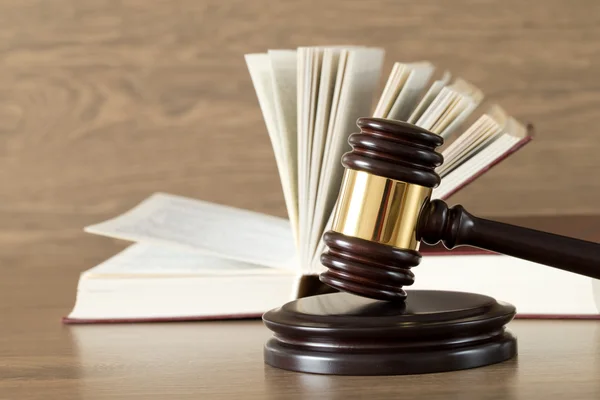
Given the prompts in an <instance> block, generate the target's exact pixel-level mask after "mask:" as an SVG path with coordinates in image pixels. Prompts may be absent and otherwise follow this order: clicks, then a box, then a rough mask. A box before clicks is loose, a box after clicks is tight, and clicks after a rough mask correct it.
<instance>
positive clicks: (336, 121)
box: [69, 46, 531, 321]
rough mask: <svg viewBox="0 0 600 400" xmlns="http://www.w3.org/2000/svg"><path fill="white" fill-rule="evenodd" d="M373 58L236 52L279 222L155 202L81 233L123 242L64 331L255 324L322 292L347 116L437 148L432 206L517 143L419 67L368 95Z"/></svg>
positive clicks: (378, 66) (476, 98)
mask: <svg viewBox="0 0 600 400" xmlns="http://www.w3.org/2000/svg"><path fill="white" fill-rule="evenodd" d="M383 60H384V51H383V50H382V49H380V48H371V47H360V46H348V47H344V46H332V47H300V48H297V49H286V50H269V51H267V52H266V53H260V54H247V55H246V56H245V61H246V65H247V67H248V71H249V78H250V79H251V81H252V83H253V86H254V89H255V91H256V96H257V100H258V104H259V107H260V110H261V112H262V115H263V118H264V121H265V126H266V131H267V134H268V135H269V138H270V140H271V144H272V147H273V153H274V157H275V160H276V165H277V168H278V172H279V176H280V180H281V187H282V192H283V198H284V201H285V205H286V208H287V213H288V218H286V219H282V218H277V217H273V216H269V215H264V214H259V213H254V212H250V211H247V210H238V209H234V208H231V207H227V206H223V205H217V204H211V203H208V202H204V201H201V200H193V199H187V198H182V197H179V196H173V195H168V194H162V193H158V194H155V195H153V196H151V197H150V198H148V199H147V200H146V201H144V202H142V203H141V204H140V205H139V206H137V207H135V208H134V209H133V210H130V211H128V212H126V213H124V214H122V215H121V216H118V217H116V218H114V219H111V220H109V221H105V222H101V223H98V224H95V225H93V226H90V227H87V228H86V231H87V232H90V233H94V234H98V235H104V236H108V237H114V238H120V239H123V240H128V241H131V242H134V244H133V245H132V246H131V247H130V248H128V249H126V250H125V251H124V252H123V253H120V254H118V255H116V256H115V257H113V258H111V259H109V260H107V261H106V262H104V263H102V264H101V265H99V266H96V267H95V268H92V269H91V270H88V271H86V272H84V273H83V274H82V276H81V280H80V283H79V287H78V294H77V301H76V305H75V308H74V310H73V312H72V313H71V315H70V316H69V321H84V320H141V319H151V320H155V319H161V318H183V319H189V318H209V317H215V318H217V317H218V318H224V317H225V316H232V315H236V316H247V315H260V314H261V313H263V312H264V311H266V310H268V309H270V308H273V307H275V306H278V305H281V304H282V303H283V302H285V301H287V300H290V299H293V298H297V297H300V296H304V295H311V294H314V293H317V292H318V291H320V290H327V288H324V287H323V286H322V285H319V283H318V278H317V275H318V274H319V273H320V272H322V271H323V267H322V265H321V264H320V262H319V257H320V255H321V253H322V252H323V251H324V250H325V247H324V243H323V242H322V240H321V237H322V235H323V233H324V232H325V231H327V230H328V229H329V226H330V224H331V217H332V214H333V209H334V207H335V203H336V200H337V196H338V191H339V188H340V184H341V180H342V175H343V172H344V169H343V166H342V165H341V162H340V160H341V156H342V154H343V153H344V152H346V151H348V150H350V147H349V145H348V136H349V135H350V134H351V133H353V132H356V131H357V127H356V121H357V119H358V118H359V117H363V116H369V115H371V116H375V117H382V118H389V119H397V120H403V121H408V122H411V123H414V124H416V125H418V126H421V127H423V128H426V129H428V130H430V131H431V132H433V133H436V134H439V135H440V136H442V137H443V138H444V139H445V142H446V144H445V145H444V147H443V148H442V149H441V151H442V154H443V156H444V159H445V162H444V164H443V165H442V166H440V168H439V170H438V173H439V174H440V176H442V183H441V184H440V186H438V187H437V188H435V189H434V191H433V195H432V197H433V198H442V199H447V198H448V197H450V196H451V195H452V194H453V193H456V192H457V191H458V190H460V189H461V188H463V187H464V186H466V185H467V184H468V183H470V182H472V181H473V180H475V179H476V178H477V177H479V176H481V175H482V174H483V173H485V172H486V171H487V170H489V169H490V168H491V167H492V166H494V165H497V164H498V163H499V162H500V161H502V160H503V159H506V158H507V157H508V156H509V155H510V154H513V153H514V152H515V151H517V150H518V149H520V148H522V147H523V146H524V145H525V144H526V143H528V142H529V141H530V140H531V135H530V133H529V130H528V129H527V128H526V127H525V126H524V125H522V124H521V123H519V122H518V121H517V120H515V119H514V118H512V117H511V116H509V115H507V114H506V113H505V111H504V110H503V109H502V108H501V107H500V106H499V105H497V104H493V103H492V104H488V105H484V102H483V97H484V96H483V93H482V92H481V91H480V90H479V89H478V88H477V87H475V86H474V85H473V84H471V83H469V82H468V81H467V80H465V79H461V78H455V79H453V78H452V77H451V75H450V73H449V72H447V71H442V72H440V73H437V71H436V69H435V68H434V66H433V65H432V64H431V63H429V62H427V61H419V62H411V63H401V62H397V63H395V64H394V65H393V68H392V70H391V71H390V73H389V75H388V77H387V79H385V83H384V84H383V85H382V87H381V88H380V85H381V83H383V82H382V78H383V76H382V69H383ZM257 196H260V194H258V193H257ZM149 296H150V297H149Z"/></svg>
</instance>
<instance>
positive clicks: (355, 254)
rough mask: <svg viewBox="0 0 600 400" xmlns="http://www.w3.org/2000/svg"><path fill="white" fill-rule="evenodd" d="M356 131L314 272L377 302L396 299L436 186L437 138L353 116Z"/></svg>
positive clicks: (408, 280)
mask: <svg viewBox="0 0 600 400" xmlns="http://www.w3.org/2000/svg"><path fill="white" fill-rule="evenodd" d="M357 125H358V126H359V127H360V133H354V134H352V135H350V137H349V143H350V145H351V146H352V151H350V152H348V153H346V154H344V155H343V157H342V165H343V166H344V167H345V168H346V170H345V172H344V178H343V181H342V185H341V189H340V193H339V197H338V201H337V203H336V208H335V210H334V221H333V226H332V229H331V230H330V231H328V232H326V233H325V235H324V237H323V240H324V242H325V244H326V245H327V246H328V250H327V251H326V252H325V253H323V254H322V256H321V263H322V264H323V265H324V266H326V267H327V268H328V271H326V272H324V273H323V274H321V276H320V280H321V281H322V282H324V283H326V284H327V285H329V286H331V287H333V288H335V289H338V290H342V291H346V292H351V293H354V294H358V295H361V296H365V297H371V298H375V299H381V300H404V299H405V298H406V292H405V291H404V290H403V289H402V287H403V286H407V285H411V284H412V283H413V282H414V275H413V273H412V272H411V268H412V267H414V266H416V265H418V264H419V262H420V260H421V255H420V254H419V252H418V249H419V243H420V237H419V233H420V232H418V225H419V221H420V216H421V214H422V213H423V212H424V210H426V209H427V206H428V205H429V203H430V197H431V193H432V190H433V188H434V187H436V186H437V185H438V184H439V183H440V177H439V176H438V175H437V174H436V172H435V168H436V167H438V166H439V165H441V164H442V162H443V157H442V155H441V154H439V153H438V152H436V148H437V147H439V146H440V145H442V144H443V139H442V138H441V137H440V136H439V135H435V134H433V133H431V132H429V131H427V130H425V129H421V128H419V127H417V126H415V125H412V124H408V123H404V122H400V121H393V120H385V119H379V118H360V119H359V120H358V122H357Z"/></svg>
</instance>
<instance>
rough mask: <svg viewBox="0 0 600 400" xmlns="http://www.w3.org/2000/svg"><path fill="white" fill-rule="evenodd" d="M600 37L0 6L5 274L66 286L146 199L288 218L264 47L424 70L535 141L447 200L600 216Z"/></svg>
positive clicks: (259, 9) (508, 8)
mask: <svg viewBox="0 0 600 400" xmlns="http://www.w3.org/2000/svg"><path fill="white" fill-rule="evenodd" d="M599 40H600V2H598V1H596V0H587V1H574V0H568V1H559V0H538V1H522V0H503V1H491V0H489V1H485V0H453V1H448V0H437V1H415V0H412V1H400V0H394V1H384V0H363V1H348V0H346V1H341V0H335V1H322V0H321V1H312V0H302V1H283V0H282V1H266V0H226V1H225V0H186V1H177V0H168V1H159V0H152V1H150V0H139V1H108V0H107V1H101V0H95V1H92V0H85V1H83V0H56V1H33V0H4V1H2V2H0V182H1V185H0V221H1V223H0V226H1V229H0V262H1V266H2V267H3V272H4V273H16V271H17V270H22V269H28V268H37V269H38V270H39V272H38V275H39V277H40V281H39V282H36V283H32V282H22V284H23V287H24V288H30V287H31V285H40V287H42V286H44V285H47V284H51V283H52V280H58V279H71V280H73V283H74V282H75V280H76V278H77V277H76V272H78V271H81V270H83V269H85V268H88V267H89V266H91V265H93V264H95V263H96V262H98V261H99V260H101V259H103V258H105V257H107V256H108V255H110V254H112V253H114V252H115V251H117V249H118V248H121V247H122V246H123V244H122V243H117V242H113V241H110V240H107V239H103V238H96V237H92V236H91V235H86V234H84V233H82V227H83V226H85V225H87V224H89V223H92V222H97V221H100V220H102V219H104V218H107V217H110V216H113V215H115V214H116V213H119V212H121V211H124V210H125V209H127V208H128V207H131V206H132V205H134V204H135V203H137V202H138V201H140V200H142V199H143V198H145V197H146V196H148V195H149V194H150V193H152V192H154V191H165V192H171V193H177V194H182V195H189V196H193V197H197V198H202V199H206V200H211V201H216V202H222V203H227V204H231V205H234V206H239V207H246V208H250V209H254V210H259V211H266V212H270V213H275V214H277V215H282V216H283V215H285V208H284V205H283V200H282V195H281V190H280V186H279V181H278V177H277V172H276V169H275V163H274V159H273V156H272V152H271V148H270V143H269V140H268V137H267V134H266V132H265V129H264V124H263V120H262V116H261V114H260V111H259V108H258V104H257V101H256V97H255V94H254V90H253V87H252V85H251V81H250V78H249V75H248V72H247V69H246V65H245V63H244V59H243V55H244V54H245V53H248V52H259V51H264V50H266V49H268V48H285V47H288V48H289V47H296V46H299V45H316V44H340V43H349V44H364V45H379V46H383V47H384V48H385V49H386V51H387V55H386V60H387V61H386V65H385V74H387V72H388V71H389V68H390V66H391V63H392V62H393V61H396V60H403V61H410V60H421V59H429V60H431V61H432V62H434V63H435V64H437V65H439V67H440V68H445V69H449V70H450V71H452V72H453V73H454V74H455V75H460V76H462V77H464V78H466V79H468V80H470V81H471V82H473V83H475V84H476V85H478V86H479V87H480V88H481V89H482V90H483V91H484V92H485V93H486V94H487V96H488V98H493V99H495V100H497V101H498V102H499V103H500V104H502V105H503V106H504V107H505V108H506V109H507V110H508V111H509V112H511V113H513V114H514V115H515V116H516V117H518V118H519V119H521V120H523V121H525V122H532V123H534V124H535V126H536V130H537V137H536V139H535V141H534V142H533V143H532V144H530V145H528V146H527V147H526V149H524V150H523V151H522V152H521V153H519V154H517V155H516V156H514V157H513V158H511V159H510V161H509V162H506V163H504V164H502V165H501V167H498V168H496V169H495V170H493V171H492V172H490V173H489V174H487V175H486V176H485V177H483V178H482V179H480V180H479V181H478V182H476V183H475V184H473V185H472V186H470V187H469V188H467V189H465V190H464V192H462V193H460V194H459V195H457V196H456V197H455V198H454V199H453V200H452V201H453V202H461V203H463V204H465V205H467V206H468V208H469V209H470V210H471V211H473V212H475V213H479V214H483V215H488V216H505V215H528V214H545V213H548V214H553V213H564V214H584V215H585V214H594V213H600V201H599V200H600V180H599V179H598V178H597V173H598V171H600V157H598V156H597V153H598V150H600V144H599V143H600V142H599V139H598V135H600V129H597V125H598V123H599V122H600V115H599V114H598V112H597V109H598V108H599V107H600V71H599V69H598V66H599V65H600V42H599ZM57 271H64V273H63V274H62V275H61V274H59V273H57ZM13 284H14V283H13ZM35 292H36V289H35V287H33V290H32V291H31V292H30V293H29V294H23V296H36V294H35ZM72 296H73V292H69V293H60V294H56V296H54V297H52V298H51V299H49V300H48V301H57V302H59V301H69V302H70V301H71V299H72ZM14 301H19V300H18V299H17V300H14Z"/></svg>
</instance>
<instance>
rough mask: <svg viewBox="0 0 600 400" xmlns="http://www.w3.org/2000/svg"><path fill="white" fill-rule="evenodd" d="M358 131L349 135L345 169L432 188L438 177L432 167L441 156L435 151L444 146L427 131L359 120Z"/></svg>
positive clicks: (343, 157)
mask: <svg viewBox="0 0 600 400" xmlns="http://www.w3.org/2000/svg"><path fill="white" fill-rule="evenodd" d="M357 126H358V127H359V128H360V132H356V133H352V134H351V135H350V137H349V138H348V143H349V144H350V146H351V147H352V149H351V150H350V151H348V152H346V153H345V154H344V155H343V156H342V160H341V162H342V165H343V166H344V167H345V168H350V169H354V170H357V171H364V172H367V173H370V174H374V175H378V176H383V177H386V178H389V179H394V180H397V181H402V182H407V183H413V184H415V185H419V186H425V187H428V188H432V187H435V186H438V185H439V183H440V177H439V175H438V174H437V173H436V172H435V168H436V167H438V166H440V165H442V162H443V160H444V159H443V157H442V155H441V154H440V153H438V152H437V151H436V149H437V148H438V147H439V146H441V145H442V144H443V143H444V140H443V139H442V138H441V137H440V136H439V135H435V134H433V133H431V132H429V131H428V130H426V129H423V128H420V127H418V126H416V125H413V124H409V123H407V122H402V121H392V120H385V119H382V118H359V119H358V121H357Z"/></svg>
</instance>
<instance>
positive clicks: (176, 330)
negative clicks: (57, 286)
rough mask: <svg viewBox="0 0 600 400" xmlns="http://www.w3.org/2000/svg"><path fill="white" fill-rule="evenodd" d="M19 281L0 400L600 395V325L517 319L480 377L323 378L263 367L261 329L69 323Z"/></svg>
mask: <svg viewBox="0 0 600 400" xmlns="http://www.w3.org/2000/svg"><path fill="white" fill-rule="evenodd" d="M18 276H19V275H17V277H18ZM21 282H23V281H21ZM14 283H17V284H13V285H11V284H9V283H7V281H4V282H3V284H2V286H1V287H2V289H7V288H9V287H12V288H14V289H12V290H14V291H17V290H18V291H22V292H20V294H19V296H20V297H21V298H28V299H33V300H30V301H29V302H27V301H26V304H25V306H23V307H18V306H17V305H16V304H15V303H13V307H10V308H9V307H6V303H4V307H3V316H4V318H5V319H4V323H3V324H1V325H0V356H1V358H0V399H23V400H25V399H38V398H44V399H61V400H64V399H72V398H73V399H76V398H85V399H104V398H119V399H128V398H140V399H148V398H160V399H170V398H185V399H188V398H189V399H229V398H231V399H280V398H285V399H288V398H290V399H296V398H307V399H313V398H319V399H320V398H344V399H353V398H367V397H368V398H371V399H375V398H395V399H400V398H411V399H414V398H416V396H419V398H426V399H469V398H473V399H528V400H535V399H554V398H562V397H563V396H564V397H566V396H568V398H569V399H598V398H600V322H598V321H529V320H527V321H526V320H515V321H513V322H512V323H511V324H510V325H509V328H510V329H511V331H512V332H513V333H514V334H516V335H517V337H518V340H519V348H520V353H519V356H518V357H517V359H513V360H511V361H508V362H505V363H502V364H497V365H494V366H489V367H484V368H479V369H473V370H467V371H460V372H448V373H439V374H430V375H415V376H386V377H338V376H319V375H310V374H300V373H293V372H289V371H283V370H277V369H274V368H271V367H269V366H267V365H265V364H264V363H263V359H262V346H263V343H264V342H265V340H267V338H268V337H269V334H270V332H269V331H268V330H267V329H266V328H265V327H264V326H263V325H262V323H261V322H260V321H258V320H254V321H228V322H198V323H171V324H131V325H76V326H68V325H62V324H61V321H60V316H61V315H62V313H64V311H65V308H64V307H57V306H53V305H49V306H47V305H44V304H43V303H39V304H37V305H35V306H34V303H35V301H36V300H35V299H40V298H41V297H38V296H36V294H35V293H34V292H33V291H32V292H30V293H26V292H27V291H26V290H24V289H23V286H22V285H19V284H18V282H14ZM34 288H35V285H34ZM64 289H65V290H67V289H70V288H67V287H66V286H64ZM10 290H11V289H9V292H8V293H7V292H6V291H5V292H3V295H4V296H9V297H8V298H10ZM13 294H14V293H13ZM19 296H16V294H15V295H14V296H12V297H13V298H16V297H19ZM421 396H425V397H421Z"/></svg>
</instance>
